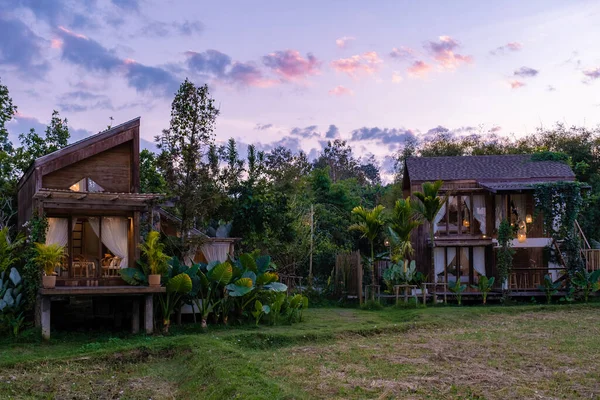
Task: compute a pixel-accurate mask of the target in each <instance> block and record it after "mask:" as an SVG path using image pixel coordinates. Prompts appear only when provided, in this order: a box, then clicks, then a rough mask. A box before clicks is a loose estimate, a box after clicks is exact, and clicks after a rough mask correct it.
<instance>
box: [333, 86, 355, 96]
mask: <svg viewBox="0 0 600 400" xmlns="http://www.w3.org/2000/svg"><path fill="white" fill-rule="evenodd" d="M329 94H330V95H332V96H340V97H341V96H352V95H354V91H352V89H348V88H347V87H344V86H341V85H338V86H336V87H334V88H333V89H331V90H330V91H329Z"/></svg>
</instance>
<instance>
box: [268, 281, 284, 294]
mask: <svg viewBox="0 0 600 400" xmlns="http://www.w3.org/2000/svg"><path fill="white" fill-rule="evenodd" d="M287 288H288V287H287V285H286V284H284V283H281V282H272V283H269V284H268V285H266V286H265V289H267V290H271V291H273V292H285V291H286V290H287Z"/></svg>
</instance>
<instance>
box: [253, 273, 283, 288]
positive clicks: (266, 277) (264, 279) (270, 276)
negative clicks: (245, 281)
mask: <svg viewBox="0 0 600 400" xmlns="http://www.w3.org/2000/svg"><path fill="white" fill-rule="evenodd" d="M278 280H279V275H277V274H276V273H275V272H265V273H264V274H262V275H259V276H258V277H257V278H256V284H257V285H266V284H269V283H272V282H277V281H278Z"/></svg>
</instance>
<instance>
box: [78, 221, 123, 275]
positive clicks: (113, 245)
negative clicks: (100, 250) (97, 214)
mask: <svg viewBox="0 0 600 400" xmlns="http://www.w3.org/2000/svg"><path fill="white" fill-rule="evenodd" d="M88 221H89V223H90V226H91V227H92V230H93V231H94V233H95V234H96V236H100V230H99V226H98V225H99V224H98V218H94V217H91V218H89V219H88ZM128 225H129V224H128V220H127V218H124V217H104V218H102V237H101V240H102V243H103V244H104V245H105V246H106V247H108V250H110V252H111V253H113V254H114V255H115V256H117V257H119V258H120V259H121V265H120V266H121V268H127V266H128V265H129V264H128V263H129V260H128V258H129V257H128V254H129V251H128V247H129V246H128V245H127V244H128V243H127V237H128V236H127V227H128Z"/></svg>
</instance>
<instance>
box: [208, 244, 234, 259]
mask: <svg viewBox="0 0 600 400" xmlns="http://www.w3.org/2000/svg"><path fill="white" fill-rule="evenodd" d="M229 247H230V243H229V242H208V243H205V244H203V245H202V253H203V254H204V258H206V261H208V262H211V261H219V262H224V261H227V257H228V256H229Z"/></svg>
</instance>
